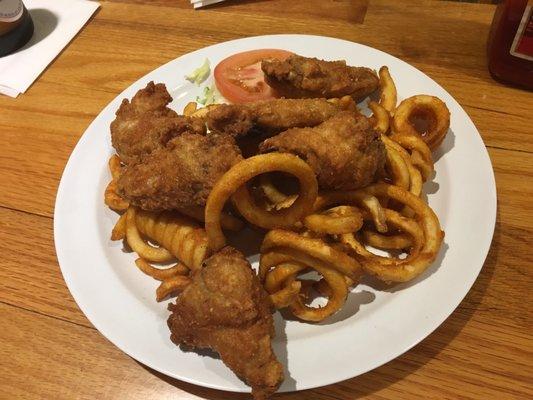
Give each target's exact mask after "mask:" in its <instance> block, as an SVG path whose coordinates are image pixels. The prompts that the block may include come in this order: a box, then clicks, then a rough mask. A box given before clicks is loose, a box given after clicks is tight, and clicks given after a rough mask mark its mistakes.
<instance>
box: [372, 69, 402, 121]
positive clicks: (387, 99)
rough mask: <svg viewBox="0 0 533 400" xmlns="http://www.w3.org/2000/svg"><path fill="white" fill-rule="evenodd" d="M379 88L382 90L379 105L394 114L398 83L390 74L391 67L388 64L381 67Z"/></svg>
mask: <svg viewBox="0 0 533 400" xmlns="http://www.w3.org/2000/svg"><path fill="white" fill-rule="evenodd" d="M379 89H380V90H381V93H380V96H379V105H380V106H381V107H383V108H384V109H385V110H387V111H388V112H389V113H390V114H394V109H395V108H396V103H397V92H396V85H395V84H394V81H393V80H392V77H391V76H390V72H389V68H388V67H386V66H383V67H381V68H380V69H379ZM372 111H374V109H372Z"/></svg>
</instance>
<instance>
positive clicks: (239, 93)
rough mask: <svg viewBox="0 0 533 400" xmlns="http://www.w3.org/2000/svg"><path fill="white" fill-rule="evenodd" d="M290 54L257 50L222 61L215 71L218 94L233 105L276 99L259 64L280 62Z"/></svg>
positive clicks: (283, 51)
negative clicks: (272, 59)
mask: <svg viewBox="0 0 533 400" xmlns="http://www.w3.org/2000/svg"><path fill="white" fill-rule="evenodd" d="M292 54H293V53H291V52H290V51H286V50H280V49H260V50H251V51H245V52H243V53H237V54H234V55H232V56H229V57H228V58H225V59H224V60H222V61H221V62H219V63H218V64H217V66H216V67H215V71H214V75H215V83H216V85H217V89H218V91H219V92H220V93H221V94H222V96H224V97H225V98H226V99H228V100H229V101H231V102H233V103H247V102H250V101H257V100H267V99H273V98H276V97H279V96H278V95H277V94H276V92H275V91H274V90H273V89H272V88H271V87H270V86H268V84H267V83H266V82H265V76H264V74H263V71H262V70H261V61H262V60H264V59H267V58H277V59H280V60H284V59H286V58H287V57H289V56H290V55H292Z"/></svg>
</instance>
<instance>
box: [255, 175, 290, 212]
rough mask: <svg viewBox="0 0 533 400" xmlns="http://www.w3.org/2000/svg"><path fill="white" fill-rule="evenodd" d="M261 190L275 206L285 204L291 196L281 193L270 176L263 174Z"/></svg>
mask: <svg viewBox="0 0 533 400" xmlns="http://www.w3.org/2000/svg"><path fill="white" fill-rule="evenodd" d="M259 188H260V189H261V190H262V191H263V194H264V195H265V197H266V198H267V199H268V201H269V202H270V203H272V204H273V205H277V204H280V203H283V202H284V201H285V200H287V198H288V197H289V196H287V195H286V194H285V193H282V192H281V191H279V189H278V188H277V187H276V185H274V183H273V182H272V179H271V177H270V175H268V174H263V175H261V176H260V177H259Z"/></svg>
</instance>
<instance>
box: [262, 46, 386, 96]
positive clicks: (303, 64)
mask: <svg viewBox="0 0 533 400" xmlns="http://www.w3.org/2000/svg"><path fill="white" fill-rule="evenodd" d="M261 68H262V70H263V72H264V73H265V78H266V82H267V83H268V84H269V85H270V86H272V87H273V88H274V89H275V90H276V91H277V92H278V93H279V94H281V95H282V96H284V97H288V98H304V97H326V98H332V97H342V96H346V95H349V96H352V97H353V98H354V100H361V99H363V98H365V97H366V96H368V95H369V94H371V93H372V92H374V91H375V90H377V88H378V86H379V78H378V76H377V74H376V73H375V72H374V71H372V70H371V69H370V68H365V67H351V66H348V65H346V62H345V61H324V60H319V59H317V58H308V57H302V56H299V55H293V56H290V57H289V58H287V59H286V60H284V61H280V60H278V59H275V58H274V59H268V60H263V62H262V63H261Z"/></svg>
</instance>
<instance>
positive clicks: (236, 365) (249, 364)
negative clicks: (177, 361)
mask: <svg viewBox="0 0 533 400" xmlns="http://www.w3.org/2000/svg"><path fill="white" fill-rule="evenodd" d="M191 279H192V282H191V283H190V284H189V285H188V286H186V287H185V289H184V290H183V292H182V293H181V294H180V296H179V297H178V298H177V300H176V303H175V304H170V305H169V310H170V312H171V315H170V317H169V318H168V326H169V328H170V331H171V339H172V341H173V342H174V343H176V344H177V345H184V346H190V347H193V348H197V349H212V350H214V351H216V352H217V353H218V354H220V357H221V358H222V361H223V362H224V363H225V364H226V365H227V366H228V367H229V368H230V369H231V370H232V371H233V372H235V374H237V376H239V377H240V378H241V379H243V380H244V381H245V382H246V383H247V384H248V385H250V386H251V387H252V394H253V395H254V398H255V399H258V400H259V399H266V398H268V397H269V396H270V395H271V394H273V393H274V392H275V391H276V390H277V388H278V387H279V385H280V383H281V381H282V380H283V366H282V365H281V363H280V362H279V361H278V360H277V359H276V356H275V354H274V352H273V351H272V346H271V340H272V338H273V337H274V334H275V333H274V322H273V318H272V303H271V301H270V299H269V297H268V294H267V293H266V291H265V290H264V289H263V287H262V286H261V284H260V283H259V280H258V278H257V276H256V275H255V273H254V271H253V270H252V268H251V266H250V263H249V262H248V261H247V260H246V258H244V256H243V255H242V254H241V253H240V252H238V251H237V250H235V249H233V248H231V247H225V248H224V249H222V250H221V251H219V252H218V253H216V254H215V255H213V256H212V257H210V258H209V259H207V260H206V261H205V263H204V266H203V268H202V269H199V270H198V271H196V272H195V273H194V274H193V275H192V278H191Z"/></svg>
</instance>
